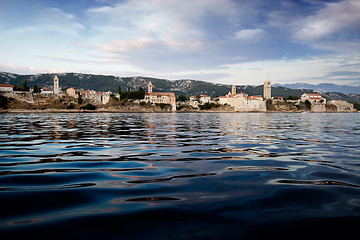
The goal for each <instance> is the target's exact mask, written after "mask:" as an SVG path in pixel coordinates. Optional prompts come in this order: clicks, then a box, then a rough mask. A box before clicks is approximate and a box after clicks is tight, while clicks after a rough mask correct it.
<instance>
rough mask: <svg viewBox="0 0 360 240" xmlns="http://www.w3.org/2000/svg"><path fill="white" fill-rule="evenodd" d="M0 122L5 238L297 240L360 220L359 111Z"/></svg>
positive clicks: (10, 118)
mask: <svg viewBox="0 0 360 240" xmlns="http://www.w3.org/2000/svg"><path fill="white" fill-rule="evenodd" d="M0 117H1V118H0V124H1V125H0V167H1V170H0V203H1V206H2V214H1V220H0V228H1V232H2V233H3V234H5V236H9V237H19V236H29V235H33V236H37V237H38V238H47V237H49V234H51V238H54V237H55V238H56V237H58V238H66V239H75V238H92V239H98V238H102V237H104V238H105V239H119V238H120V239H189V238H190V239H194V238H195V239H218V238H224V239H249V238H250V239H251V238H259V237H261V236H267V237H270V236H272V235H274V237H275V236H276V237H283V238H285V239H286V238H287V234H289V233H290V234H294V236H292V238H296V237H299V238H300V237H306V236H307V237H308V236H309V235H311V236H315V235H316V234H318V235H321V236H334V235H333V234H339V233H342V234H344V236H346V234H349V236H351V235H350V234H354V233H355V232H356V229H355V228H354V227H355V226H357V225H358V224H359V223H360V222H359V219H360V188H359V187H360V176H359V170H360V158H359V154H360V150H359V145H360V137H359V136H360V114H358V113H349V114H330V113H328V114H314V113H305V114H300V113H299V114H294V113H293V114H291V113H274V114H269V113H183V114H181V113H142V114H141V113H100V114H96V113H67V114H64V113H42V114H36V113H24V114H21V113H19V114H15V113H13V114H2V115H0ZM324 229H326V231H324Z"/></svg>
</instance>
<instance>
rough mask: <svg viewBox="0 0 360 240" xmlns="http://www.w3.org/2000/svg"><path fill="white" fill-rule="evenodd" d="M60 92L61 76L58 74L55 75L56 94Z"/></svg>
mask: <svg viewBox="0 0 360 240" xmlns="http://www.w3.org/2000/svg"><path fill="white" fill-rule="evenodd" d="M59 94H60V87H59V78H58V76H57V75H55V77H54V95H59Z"/></svg>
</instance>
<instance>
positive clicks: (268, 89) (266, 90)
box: [263, 74, 271, 99]
mask: <svg viewBox="0 0 360 240" xmlns="http://www.w3.org/2000/svg"><path fill="white" fill-rule="evenodd" d="M267 77H268V79H267V81H265V82H264V95H263V97H264V98H265V99H271V82H270V80H269V74H268V75H267Z"/></svg>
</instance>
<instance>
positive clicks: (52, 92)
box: [40, 88, 54, 94]
mask: <svg viewBox="0 0 360 240" xmlns="http://www.w3.org/2000/svg"><path fill="white" fill-rule="evenodd" d="M40 94H54V90H53V89H49V88H42V89H41V92H40Z"/></svg>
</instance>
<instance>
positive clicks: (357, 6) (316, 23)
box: [294, 0, 360, 41]
mask: <svg viewBox="0 0 360 240" xmlns="http://www.w3.org/2000/svg"><path fill="white" fill-rule="evenodd" d="M359 13H360V1H359V0H345V1H341V2H335V3H328V4H327V5H326V7H325V8H324V9H322V10H319V11H318V12H317V13H316V14H314V15H312V16H309V17H307V18H305V19H304V20H301V21H299V22H298V23H297V24H299V27H298V30H297V31H296V32H295V34H294V37H295V38H296V39H298V40H302V41H312V40H317V39H321V38H324V37H327V36H329V35H331V34H335V33H341V32H343V31H349V30H353V29H356V28H357V29H359V23H360V14H359Z"/></svg>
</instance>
